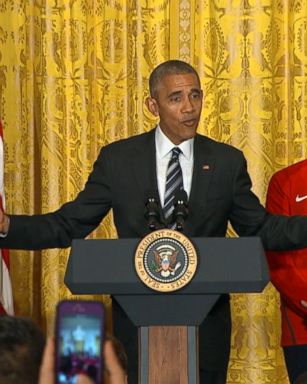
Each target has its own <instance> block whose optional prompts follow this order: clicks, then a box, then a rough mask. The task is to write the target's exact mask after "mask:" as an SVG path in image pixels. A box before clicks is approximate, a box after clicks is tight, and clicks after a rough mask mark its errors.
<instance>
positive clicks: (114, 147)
mask: <svg viewBox="0 0 307 384" xmlns="http://www.w3.org/2000/svg"><path fill="white" fill-rule="evenodd" d="M154 131H155V130H154V129H153V130H151V131H149V132H145V133H140V134H138V135H134V136H130V137H127V138H124V139H120V140H116V141H113V142H112V143H109V144H107V145H105V146H104V147H103V148H102V149H103V150H104V151H108V152H114V151H115V152H118V151H119V152H121V151H129V150H130V149H131V150H135V149H136V148H139V147H140V146H143V145H146V144H149V143H150V142H151V141H152V139H153V138H154Z"/></svg>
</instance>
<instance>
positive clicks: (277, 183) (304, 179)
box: [266, 160, 307, 383]
mask: <svg viewBox="0 0 307 384" xmlns="http://www.w3.org/2000/svg"><path fill="white" fill-rule="evenodd" d="M266 207H267V210H268V211H269V212H270V213H273V214H281V215H288V216H293V215H306V214H307V160H304V161H301V162H299V163H296V164H293V165H291V166H289V167H287V168H285V169H282V170H281V171H279V172H277V173H275V174H274V175H273V177H272V179H271V181H270V183H269V188H268V194H267V202H266ZM267 258H268V264H269V268H270V273H271V280H272V283H273V284H274V286H275V287H276V289H277V290H278V291H279V293H280V301H281V324H282V335H281V345H282V347H283V350H284V356H285V362H286V366H287V370H288V375H289V380H290V383H294V382H295V380H296V378H297V377H298V376H299V375H300V374H301V373H303V372H305V371H307V248H304V249H300V250H294V251H282V252H272V251H270V252H267Z"/></svg>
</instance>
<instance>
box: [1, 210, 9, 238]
mask: <svg viewBox="0 0 307 384" xmlns="http://www.w3.org/2000/svg"><path fill="white" fill-rule="evenodd" d="M9 225H10V220H9V218H8V216H7V215H6V214H5V213H4V212H3V210H2V209H0V233H3V234H6V233H8V230H9Z"/></svg>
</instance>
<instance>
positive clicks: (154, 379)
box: [148, 326, 188, 384]
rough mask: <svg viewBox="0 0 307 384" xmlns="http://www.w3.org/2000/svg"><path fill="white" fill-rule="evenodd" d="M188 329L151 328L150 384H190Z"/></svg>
mask: <svg viewBox="0 0 307 384" xmlns="http://www.w3.org/2000/svg"><path fill="white" fill-rule="evenodd" d="M187 341H188V336H187V327H185V326H178V327H175V326H168V327H149V340H148V342H149V384H188V366H187V365H188V358H187Z"/></svg>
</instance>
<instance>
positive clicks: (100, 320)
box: [55, 300, 105, 384]
mask: <svg viewBox="0 0 307 384" xmlns="http://www.w3.org/2000/svg"><path fill="white" fill-rule="evenodd" d="M104 325H105V311H104V307H103V305H102V304H101V303H100V302H97V301H82V300H80V301H79V300H64V301H61V302H59V304H58V305H57V311H56V331H55V362H56V363H55V366H56V384H76V383H77V378H78V374H81V373H82V374H86V375H87V376H88V377H90V378H91V379H92V380H93V382H94V383H95V384H101V383H102V382H103V381H102V380H103V358H102V355H103V348H102V346H103V342H104Z"/></svg>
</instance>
